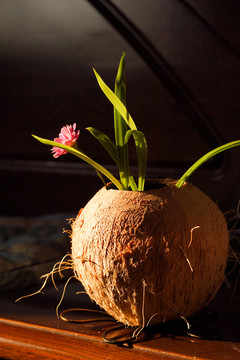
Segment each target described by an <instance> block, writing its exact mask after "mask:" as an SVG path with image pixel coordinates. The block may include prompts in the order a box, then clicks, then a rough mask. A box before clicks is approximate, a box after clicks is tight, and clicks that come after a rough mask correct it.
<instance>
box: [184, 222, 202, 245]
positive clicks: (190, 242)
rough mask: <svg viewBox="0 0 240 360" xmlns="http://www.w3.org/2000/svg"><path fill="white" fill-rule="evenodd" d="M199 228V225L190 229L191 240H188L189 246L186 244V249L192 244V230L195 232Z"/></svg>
mask: <svg viewBox="0 0 240 360" xmlns="http://www.w3.org/2000/svg"><path fill="white" fill-rule="evenodd" d="M199 228H200V226H199V225H197V226H194V227H193V228H192V229H191V238H190V241H189V244H188V246H187V247H188V248H189V247H190V246H191V244H192V239H193V230H195V229H199Z"/></svg>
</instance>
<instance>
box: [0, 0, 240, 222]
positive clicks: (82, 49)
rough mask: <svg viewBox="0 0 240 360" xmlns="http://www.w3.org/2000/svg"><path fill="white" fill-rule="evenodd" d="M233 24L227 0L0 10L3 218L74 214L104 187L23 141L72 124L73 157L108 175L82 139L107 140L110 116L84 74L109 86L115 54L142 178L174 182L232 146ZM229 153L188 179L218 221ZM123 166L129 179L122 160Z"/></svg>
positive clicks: (236, 185)
mask: <svg viewBox="0 0 240 360" xmlns="http://www.w3.org/2000/svg"><path fill="white" fill-rule="evenodd" d="M239 19H240V5H239V2H238V1H233V0H228V1H222V0H217V1H200V0H186V1H181V0H151V1H148V0H131V1H128V0H114V1H111V2H110V1H103V0H99V1H94V0H91V1H87V0H51V1H49V0H41V1H32V0H21V1H19V0H0V105H1V106H0V109H1V126H0V129H1V143H0V144H1V146H0V187H1V190H0V211H1V215H4V216H6V215H24V216H25V215H38V214H45V213H55V212H62V211H67V212H69V211H70V212H73V213H75V212H77V211H78V209H79V208H80V207H82V206H83V205H84V204H85V203H86V201H88V200H89V199H90V197H91V196H92V195H93V194H94V193H95V192H96V190H97V189H99V188H100V187H101V186H102V184H101V181H100V179H99V178H98V177H97V176H96V175H95V172H94V171H93V170H92V169H91V168H90V167H89V166H88V165H86V164H84V163H82V162H81V161H80V160H78V159H75V158H73V157H72V156H71V155H66V156H64V157H61V158H59V159H53V158H52V156H51V153H50V148H49V147H46V146H44V145H42V144H40V143H38V142H37V141H35V140H34V139H33V138H32V137H31V133H33V134H36V135H39V136H41V137H45V138H49V139H53V138H54V137H56V136H57V135H58V133H59V131H60V129H61V127H62V126H64V125H65V124H73V123H74V122H76V123H77V125H78V128H80V129H81V135H80V139H79V147H80V148H81V149H82V150H83V151H85V152H86V153H87V154H89V155H90V156H92V157H93V158H94V159H95V160H97V161H99V162H101V164H103V165H106V166H107V167H108V168H109V169H112V165H113V164H112V162H111V159H109V157H108V155H107V154H106V153H105V152H104V149H102V148H101V147H100V146H99V145H98V144H97V142H96V140H94V138H92V137H91V135H90V134H89V133H88V132H87V131H86V130H84V129H85V127H87V126H93V127H96V128H98V129H101V130H102V131H104V132H106V133H107V134H108V135H109V136H110V137H112V136H113V115H112V113H113V111H112V106H111V104H110V103H109V102H108V100H107V99H106V98H105V97H104V95H103V94H102V92H101V90H100V89H99V87H98V85H97V82H96V80H95V77H94V75H93V71H92V67H94V68H96V70H97V71H98V73H99V74H100V75H101V76H102V78H103V79H104V81H105V82H106V83H107V84H108V85H109V86H110V87H112V88H113V85H114V79H115V75H116V70H117V66H118V62H119V60H120V57H121V55H122V52H123V51H124V52H125V53H126V61H127V103H128V110H129V112H130V113H131V115H132V117H133V118H134V120H135V122H136V124H137V126H138V128H139V130H142V131H143V132H144V133H145V135H146V137H147V140H148V145H149V161H148V176H154V177H155V176H156V177H157V176H160V177H165V176H168V177H172V178H179V177H180V176H181V175H182V174H183V172H184V171H185V170H186V169H187V168H188V167H189V166H190V165H191V164H192V163H193V162H194V161H195V160H197V159H198V158H199V157H200V156H202V155H203V154H204V153H205V152H207V151H209V150H210V149H212V148H214V147H216V146H219V145H221V144H223V143H225V142H228V141H232V140H237V139H239V138H240V121H239V119H240V102H239V97H240V85H239V79H240V47H239V45H240V44H239V43H240V22H239ZM239 155H240V148H234V149H231V150H229V151H228V152H226V153H224V154H223V155H219V156H217V157H216V158H215V159H214V160H213V161H210V162H209V163H208V164H206V165H204V166H203V167H202V168H200V169H199V170H198V171H197V172H196V173H195V175H194V176H192V177H191V181H192V182H193V183H194V184H195V185H197V186H199V187H200V188H201V189H202V190H203V191H205V192H206V193H207V194H208V195H209V196H210V197H211V198H212V199H213V200H214V201H217V202H218V204H219V206H220V208H221V209H222V210H223V211H228V210H232V209H236V208H237V204H238V201H239V197H240V167H239ZM131 162H132V164H133V169H135V168H134V166H135V154H134V152H132V151H131ZM113 170H114V168H113Z"/></svg>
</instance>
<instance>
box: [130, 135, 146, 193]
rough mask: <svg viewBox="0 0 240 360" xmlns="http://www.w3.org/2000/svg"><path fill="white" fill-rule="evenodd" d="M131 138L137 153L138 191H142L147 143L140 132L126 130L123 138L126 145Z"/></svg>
mask: <svg viewBox="0 0 240 360" xmlns="http://www.w3.org/2000/svg"><path fill="white" fill-rule="evenodd" d="M131 136H133V138H134V141H135V146H136V151H137V159H138V191H143V190H144V184H145V177H146V166H147V153H148V147H147V141H146V138H145V135H144V134H143V132H142V131H138V130H128V131H127V133H126V136H125V142H126V143H127V142H128V141H129V139H130V137H131Z"/></svg>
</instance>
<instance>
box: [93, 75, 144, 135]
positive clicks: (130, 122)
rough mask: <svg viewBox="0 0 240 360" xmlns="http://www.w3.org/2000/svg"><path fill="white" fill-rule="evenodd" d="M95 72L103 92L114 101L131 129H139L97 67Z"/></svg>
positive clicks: (113, 103) (114, 104)
mask: <svg viewBox="0 0 240 360" xmlns="http://www.w3.org/2000/svg"><path fill="white" fill-rule="evenodd" d="M93 71H94V74H95V76H96V78H97V81H98V84H99V86H100V88H101V89H102V91H103V93H104V94H105V95H106V97H107V98H108V100H109V101H110V102H111V103H112V105H113V106H114V107H115V108H116V109H117V111H118V112H119V113H120V114H121V116H122V117H123V119H124V120H125V121H126V123H127V124H128V126H129V127H130V129H131V130H137V127H136V125H135V123H134V121H133V119H132V117H131V115H130V114H129V113H128V111H127V109H126V107H125V106H124V105H123V103H122V102H121V100H119V98H118V97H117V96H116V95H115V94H114V92H113V91H112V90H111V89H110V88H109V87H108V86H107V85H106V84H105V82H104V81H103V80H102V78H101V77H100V75H98V73H97V72H96V70H95V69H93Z"/></svg>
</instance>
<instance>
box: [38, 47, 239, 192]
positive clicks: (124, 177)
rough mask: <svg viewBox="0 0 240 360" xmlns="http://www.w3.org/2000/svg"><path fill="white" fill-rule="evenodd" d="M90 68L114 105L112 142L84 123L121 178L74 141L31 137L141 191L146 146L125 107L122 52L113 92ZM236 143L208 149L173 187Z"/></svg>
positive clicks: (125, 186) (119, 183)
mask: <svg viewBox="0 0 240 360" xmlns="http://www.w3.org/2000/svg"><path fill="white" fill-rule="evenodd" d="M93 71H94V74H95V76H96V79H97V82H98V84H99V86H100V88H101V90H102V92H103V93H104V94H105V96H106V97H107V98H108V100H109V101H110V102H111V104H112V105H113V113H114V134H115V143H114V142H113V141H112V140H111V139H110V138H109V137H108V136H107V135H106V134H104V133H103V132H101V131H100V130H98V129H95V128H93V127H87V128H86V129H87V130H88V131H89V132H90V133H91V134H92V135H93V136H94V137H95V138H96V139H97V140H98V141H99V143H100V144H101V145H102V146H103V147H104V148H105V150H106V151H107V152H108V154H109V155H110V156H111V158H112V159H113V161H114V162H115V163H116V165H117V167H118V170H119V179H120V180H118V179H117V178H116V177H115V176H113V175H112V174H111V173H110V172H109V171H108V170H107V169H106V168H104V167H103V166H101V165H100V164H98V163H97V162H96V161H94V160H93V159H91V158H90V157H88V156H87V155H86V154H85V153H84V152H83V151H81V150H79V149H78V147H77V145H76V144H74V146H67V145H64V144H62V143H59V142H56V141H51V140H47V139H43V138H40V137H38V136H36V135H33V137H34V138H35V139H37V140H38V141H40V142H41V143H43V144H46V145H50V146H54V147H57V148H60V149H63V150H65V151H66V152H69V153H71V154H73V155H75V156H77V157H78V158H80V159H82V160H83V161H85V162H87V163H88V164H90V165H91V166H93V167H94V168H95V169H96V171H97V173H98V174H99V175H100V177H101V178H102V176H101V174H103V175H104V176H105V177H106V178H108V179H109V180H110V181H111V182H112V183H113V184H114V185H115V186H116V188H117V189H119V190H132V191H144V184H145V177H146V164H147V154H148V147H147V141H146V137H145V135H144V133H143V132H141V131H139V130H138V129H137V127H136V124H135V122H134V121H133V118H132V117H131V115H130V114H129V112H128V111H127V108H126V71H125V54H124V53H123V55H122V57H121V60H120V63H119V66H118V71H117V76H116V79H115V88H114V92H113V91H112V90H111V89H110V88H109V87H108V86H107V85H106V84H105V82H104V81H103V80H102V78H101V77H100V75H99V74H98V73H97V72H96V70H95V69H93ZM131 137H133V140H134V143H135V147H136V154H137V162H138V183H137V184H136V182H135V179H134V178H133V176H132V174H131V171H130V167H129V156H128V142H129V140H130V138H131ZM239 145H240V140H236V141H232V142H229V143H227V144H224V145H222V146H219V147H217V148H216V149H214V150H211V151H210V152H208V153H207V154H205V155H203V156H202V157H201V158H200V159H199V160H197V161H196V162H195V163H194V164H193V165H192V166H191V167H190V168H189V169H188V170H187V171H186V172H185V173H184V174H183V176H182V177H181V178H180V179H179V180H178V181H177V183H176V187H178V188H180V187H181V186H182V185H183V184H184V183H185V182H186V181H187V180H188V178H189V177H190V176H191V175H192V174H193V173H194V172H195V171H196V170H197V169H198V168H199V167H200V166H201V165H202V164H204V163H205V162H206V161H208V160H209V159H211V158H212V157H213V156H215V155H217V154H219V153H220V152H222V151H225V150H228V149H230V148H232V147H235V146H239ZM103 181H104V180H103Z"/></svg>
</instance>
